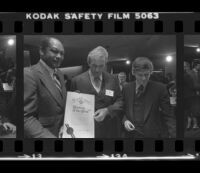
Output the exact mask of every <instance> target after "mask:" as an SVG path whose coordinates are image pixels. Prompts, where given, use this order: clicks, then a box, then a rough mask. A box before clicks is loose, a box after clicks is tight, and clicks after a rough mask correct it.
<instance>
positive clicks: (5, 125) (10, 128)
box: [3, 122, 16, 133]
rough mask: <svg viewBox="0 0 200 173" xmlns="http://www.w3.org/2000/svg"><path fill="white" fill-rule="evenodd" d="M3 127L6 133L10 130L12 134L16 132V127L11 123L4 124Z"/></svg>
mask: <svg viewBox="0 0 200 173" xmlns="http://www.w3.org/2000/svg"><path fill="white" fill-rule="evenodd" d="M3 127H4V128H5V130H6V131H7V130H10V131H11V132H12V133H15V132H16V126H15V125H13V124H11V123H9V122H6V123H3Z"/></svg>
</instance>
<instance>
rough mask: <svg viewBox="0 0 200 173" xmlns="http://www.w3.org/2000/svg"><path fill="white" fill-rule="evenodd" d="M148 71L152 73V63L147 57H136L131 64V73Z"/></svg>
mask: <svg viewBox="0 0 200 173" xmlns="http://www.w3.org/2000/svg"><path fill="white" fill-rule="evenodd" d="M146 70H149V71H150V72H152V71H153V63H152V62H151V60H150V59H149V58H147V57H138V58H136V59H135V60H134V61H133V63H132V72H133V73H135V72H139V71H146Z"/></svg>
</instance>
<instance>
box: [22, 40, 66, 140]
mask: <svg viewBox="0 0 200 173" xmlns="http://www.w3.org/2000/svg"><path fill="white" fill-rule="evenodd" d="M63 59H64V47H63V45H62V43H61V42H60V41H59V40H58V39H55V38H52V37H48V38H45V39H44V40H43V41H42V42H41V46H40V60H39V62H38V63H37V64H36V65H33V66H32V67H28V68H25V69H24V134H25V136H26V137H29V138H57V137H59V132H60V129H61V126H62V125H63V119H64V111H65V101H66V88H65V83H64V77H63V75H62V74H61V72H60V70H59V69H58V68H59V67H60V65H61V63H62V61H63Z"/></svg>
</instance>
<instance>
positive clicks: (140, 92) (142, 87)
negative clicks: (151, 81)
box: [136, 85, 144, 97]
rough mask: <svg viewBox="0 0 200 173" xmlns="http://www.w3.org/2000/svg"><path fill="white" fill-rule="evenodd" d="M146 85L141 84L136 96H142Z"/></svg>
mask: <svg viewBox="0 0 200 173" xmlns="http://www.w3.org/2000/svg"><path fill="white" fill-rule="evenodd" d="M143 90H144V86H143V85H140V86H139V87H138V89H137V93H136V97H140V95H141V94H142V93H143Z"/></svg>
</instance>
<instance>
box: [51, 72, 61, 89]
mask: <svg viewBox="0 0 200 173" xmlns="http://www.w3.org/2000/svg"><path fill="white" fill-rule="evenodd" d="M53 79H54V82H55V85H56V87H57V88H58V89H59V91H60V92H62V89H61V88H62V87H61V83H60V80H59V76H58V74H57V73H56V72H54V73H53Z"/></svg>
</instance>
